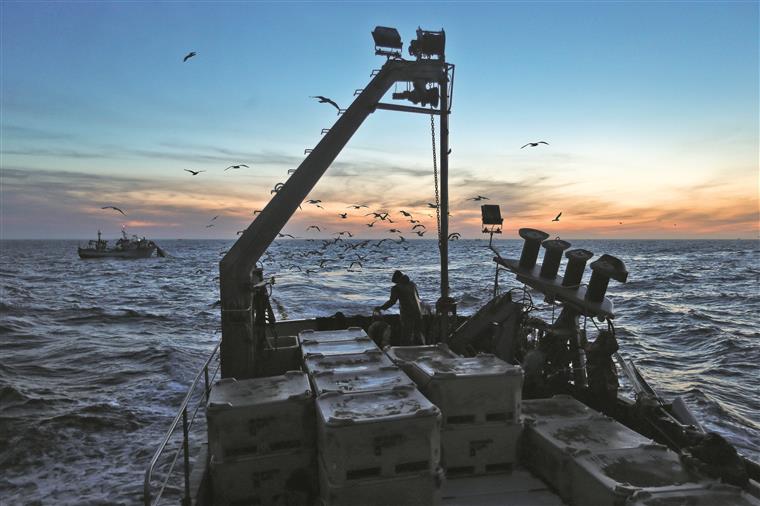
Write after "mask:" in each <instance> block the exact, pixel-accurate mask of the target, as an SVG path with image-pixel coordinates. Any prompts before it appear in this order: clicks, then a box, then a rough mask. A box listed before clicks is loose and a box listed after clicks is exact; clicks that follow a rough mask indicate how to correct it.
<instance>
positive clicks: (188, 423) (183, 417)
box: [143, 340, 222, 506]
mask: <svg viewBox="0 0 760 506" xmlns="http://www.w3.org/2000/svg"><path fill="white" fill-rule="evenodd" d="M221 343H222V341H221V340H220V341H219V342H218V343H217V344H216V346H214V350H213V351H212V352H211V354H210V355H209V357H208V358H207V359H206V361H205V362H204V364H203V367H201V369H200V370H199V371H198V374H196V375H195V379H194V380H193V383H192V384H191V385H190V388H189V389H188V392H187V395H185V398H184V399H183V400H182V404H181V405H180V407H179V411H178V412H177V416H175V417H174V421H173V422H172V424H171V426H170V427H169V430H168V431H166V435H165V436H164V439H163V440H162V441H161V444H160V445H159V446H158V448H157V449H156V452H155V453H154V454H153V458H152V459H150V464H149V465H148V468H147V469H146V470H145V482H144V484H143V503H144V504H145V506H154V505H156V504H158V502H159V501H160V500H161V496H162V495H163V493H164V490H166V486H167V485H168V484H169V480H170V479H171V477H172V474H173V471H174V466H175V465H176V464H177V460H178V459H179V455H180V453H182V455H183V461H184V475H185V487H184V494H183V496H182V504H183V505H185V506H189V505H190V503H191V497H190V440H189V434H190V428H191V427H192V426H193V422H194V421H195V416H196V415H197V414H198V411H199V410H200V408H201V406H203V405H205V403H206V402H207V401H208V395H209V392H210V387H211V383H212V382H213V381H214V378H216V375H217V373H218V372H219V367H220V364H217V366H216V368H215V369H214V371H213V373H211V376H209V366H210V365H211V363H212V362H213V361H214V359H215V358H218V356H219V346H220V344H221ZM201 376H202V377H203V380H204V381H203V388H204V390H203V395H202V396H200V398H199V399H198V402H197V404H196V405H195V408H194V409H193V411H192V414H191V415H190V416H188V413H189V410H188V405H189V404H190V401H191V400H192V399H193V394H195V393H196V390H197V387H198V384H199V382H200V379H201ZM180 422H181V427H182V444H181V445H179V447H178V448H177V449H176V450H174V455H173V457H172V458H171V464H170V465H169V468H168V469H167V470H166V476H165V477H164V479H163V481H162V482H161V485H160V489H159V490H158V493H156V494H155V496H154V495H153V494H152V493H151V482H152V481H153V472H154V470H155V468H156V465H157V463H158V461H159V459H160V458H161V456H162V454H163V453H164V451H165V450H166V448H167V445H168V444H169V441H170V440H171V439H172V436H174V434H175V432H177V428H178V427H179V426H180Z"/></svg>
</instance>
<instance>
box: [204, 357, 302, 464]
mask: <svg viewBox="0 0 760 506" xmlns="http://www.w3.org/2000/svg"><path fill="white" fill-rule="evenodd" d="M206 418H207V420H208V442H209V452H210V455H213V456H214V457H216V460H217V462H221V461H224V460H227V459H228V458H237V457H242V456H252V455H260V454H267V453H273V452H280V451H286V450H295V449H301V450H313V449H314V448H315V444H316V431H315V426H316V420H315V411H314V396H313V392H312V390H311V386H310V384H309V378H308V376H307V375H306V374H305V373H302V372H300V371H290V372H287V373H286V374H284V375H281V376H272V377H268V378H254V379H247V380H240V381H238V380H235V379H234V378H226V379H223V380H221V381H218V382H217V383H216V384H215V385H214V387H213V388H212V389H211V394H210V396H209V401H208V406H207V408H206Z"/></svg>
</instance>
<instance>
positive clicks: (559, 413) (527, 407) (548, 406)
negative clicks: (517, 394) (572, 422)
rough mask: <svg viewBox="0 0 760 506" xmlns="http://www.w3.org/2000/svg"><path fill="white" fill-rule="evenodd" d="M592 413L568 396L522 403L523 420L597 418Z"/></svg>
mask: <svg viewBox="0 0 760 506" xmlns="http://www.w3.org/2000/svg"><path fill="white" fill-rule="evenodd" d="M598 415H599V412H598V411H594V410H593V409H591V408H589V407H588V406H586V405H585V404H583V403H582V402H580V401H578V400H577V399H575V398H574V397H572V396H569V395H555V396H554V397H551V398H549V399H531V400H527V401H525V400H524V401H522V416H523V418H524V419H526V420H527V419H530V418H532V419H535V420H538V421H546V420H554V419H562V420H568V419H571V418H588V417H590V416H598Z"/></svg>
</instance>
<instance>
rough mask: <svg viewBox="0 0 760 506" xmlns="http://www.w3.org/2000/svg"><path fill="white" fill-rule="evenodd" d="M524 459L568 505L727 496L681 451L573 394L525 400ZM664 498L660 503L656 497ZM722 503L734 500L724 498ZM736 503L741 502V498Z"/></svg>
mask: <svg viewBox="0 0 760 506" xmlns="http://www.w3.org/2000/svg"><path fill="white" fill-rule="evenodd" d="M523 413H524V416H525V433H524V437H523V441H522V449H521V456H522V460H523V463H524V464H525V465H526V466H527V467H528V468H529V469H530V470H531V471H533V472H534V473H535V474H537V475H538V476H540V477H541V478H542V479H543V480H544V481H546V482H547V483H548V484H549V485H551V486H552V487H553V488H554V489H555V490H556V491H557V492H558V494H559V496H560V497H561V498H562V499H563V500H564V501H566V502H568V503H570V504H594V505H599V506H616V505H622V504H628V502H627V501H632V500H633V499H634V498H635V499H637V500H638V502H635V504H647V502H646V501H648V500H650V499H649V498H654V499H652V500H651V501H652V502H651V503H650V504H671V502H670V500H672V499H673V498H675V497H694V499H693V500H689V501H687V500H685V499H684V500H683V501H677V502H673V504H695V505H696V504H699V502H698V500H697V498H703V499H705V498H712V499H718V498H719V497H729V496H732V495H735V494H733V492H735V491H733V492H732V491H730V490H718V489H715V490H712V489H710V487H711V483H710V480H708V479H706V478H705V477H703V476H700V475H698V474H695V473H694V472H692V471H690V470H688V469H686V468H685V467H684V466H683V464H682V463H681V460H680V459H679V457H678V455H677V454H676V453H674V452H672V451H670V450H668V449H667V448H665V447H663V446H660V445H656V444H653V443H652V441H651V440H649V439H647V438H645V437H644V436H642V435H641V434H639V433H637V432H634V431H632V430H630V429H629V428H627V427H626V426H624V425H622V424H620V423H618V422H617V421H615V420H613V419H611V418H607V417H605V416H602V415H600V414H599V413H597V412H596V411H594V410H592V409H590V408H588V407H587V406H585V405H584V404H582V403H580V402H579V401H577V400H575V399H573V398H572V397H569V396H559V395H558V396H554V397H552V398H551V399H539V400H531V401H526V402H524V404H523ZM657 498H661V500H662V502H657V501H658V499H657ZM724 504H734V502H726V503H724ZM737 504H740V502H739V503H737Z"/></svg>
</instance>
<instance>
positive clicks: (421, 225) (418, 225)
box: [412, 223, 427, 230]
mask: <svg viewBox="0 0 760 506" xmlns="http://www.w3.org/2000/svg"><path fill="white" fill-rule="evenodd" d="M417 227H422V228H427V227H426V226H425V225H423V224H422V223H417V224H416V225H415V226H413V227H412V230H414V229H415V228H417Z"/></svg>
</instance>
